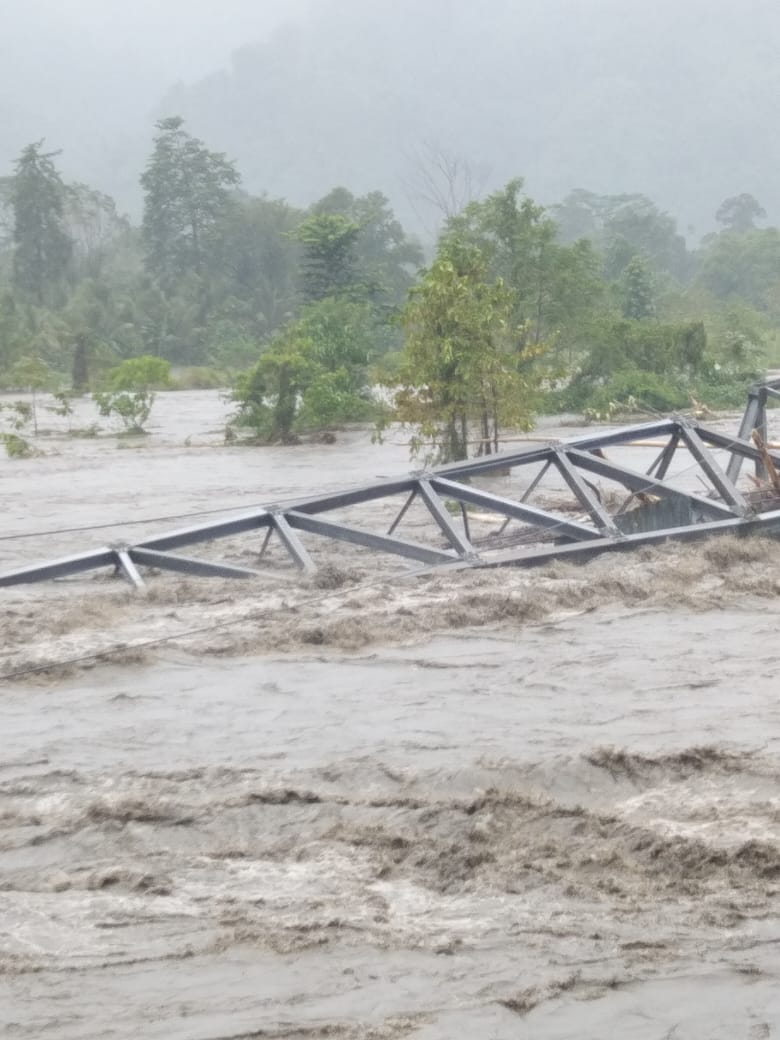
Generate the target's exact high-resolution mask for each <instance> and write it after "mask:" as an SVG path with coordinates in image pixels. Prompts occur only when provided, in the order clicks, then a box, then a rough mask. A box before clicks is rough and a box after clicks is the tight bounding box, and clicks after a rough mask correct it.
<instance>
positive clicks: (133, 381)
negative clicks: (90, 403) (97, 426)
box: [93, 354, 171, 433]
mask: <svg viewBox="0 0 780 1040" xmlns="http://www.w3.org/2000/svg"><path fill="white" fill-rule="evenodd" d="M170 372H171V366H170V365H169V363H168V362H167V361H164V360H163V359H162V358H158V357H152V356H150V355H148V354H146V355H144V356H143V357H137V358H128V359H127V360H126V361H123V362H122V363H121V364H120V365H118V366H117V368H115V369H114V370H113V371H112V372H110V373H109V376H108V380H107V382H108V389H107V390H105V391H103V392H101V393H96V394H93V398H94V401H95V404H96V405H97V406H98V411H99V412H100V414H101V415H103V416H109V415H115V416H116V417H117V418H118V419H119V421H120V422H121V423H122V425H123V426H124V428H125V432H126V433H145V432H146V431H145V430H144V425H145V423H146V422H147V420H148V418H149V415H150V413H151V411H152V405H153V404H154V402H155V398H156V396H157V395H156V394H155V390H156V389H158V388H160V387H162V388H165V387H167V386H168V385H169V383H170Z"/></svg>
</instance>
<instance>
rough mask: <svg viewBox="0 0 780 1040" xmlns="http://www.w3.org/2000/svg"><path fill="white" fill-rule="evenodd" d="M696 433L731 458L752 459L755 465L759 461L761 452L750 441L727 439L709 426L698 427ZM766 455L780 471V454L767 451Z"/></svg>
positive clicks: (727, 437) (723, 434) (734, 438)
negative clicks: (730, 454) (728, 454)
mask: <svg viewBox="0 0 780 1040" xmlns="http://www.w3.org/2000/svg"><path fill="white" fill-rule="evenodd" d="M697 432H698V434H699V436H700V437H701V439H702V440H703V441H706V443H707V444H711V445H712V447H713V448H723V449H724V450H725V451H730V452H731V453H732V456H733V455H739V456H740V458H742V459H752V460H753V461H754V462H757V463H758V462H760V461H761V452H760V451H759V450H758V448H756V446H755V444H753V443H752V441H745V440H742V439H741V438H736V437H729V436H727V435H726V434H725V433H721V432H720V431H719V430H713V429H712V428H711V427H709V426H698V427H697ZM767 454H768V455H769V457H770V459H771V460H772V462H774V464H775V466H776V467H777V468H778V469H780V453H779V452H777V451H776V450H774V451H772V450H770V449H767ZM728 472H729V470H728V469H727V470H726V473H727V474H728Z"/></svg>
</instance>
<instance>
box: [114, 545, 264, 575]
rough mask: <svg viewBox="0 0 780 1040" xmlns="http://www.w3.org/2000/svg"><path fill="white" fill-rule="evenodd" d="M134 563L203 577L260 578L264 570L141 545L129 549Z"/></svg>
mask: <svg viewBox="0 0 780 1040" xmlns="http://www.w3.org/2000/svg"><path fill="white" fill-rule="evenodd" d="M127 551H128V554H129V556H130V559H131V560H132V561H133V563H135V564H138V565H139V566H140V567H157V568H159V569H160V570H166V571H178V572H179V573H181V574H196V575H198V576H200V577H203V578H258V577H261V575H262V571H253V570H249V569H248V568H246V567H234V566H232V565H231V564H228V563H211V562H210V561H207V560H195V559H193V558H192V557H191V556H175V555H173V553H164V552H157V551H156V550H155V549H144V548H141V547H140V546H135V547H134V548H131V549H128V550H127Z"/></svg>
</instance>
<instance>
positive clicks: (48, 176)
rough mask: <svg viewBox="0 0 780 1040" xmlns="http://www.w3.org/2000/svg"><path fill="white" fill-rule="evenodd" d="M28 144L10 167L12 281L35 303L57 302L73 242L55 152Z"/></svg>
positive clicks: (40, 142)
mask: <svg viewBox="0 0 780 1040" xmlns="http://www.w3.org/2000/svg"><path fill="white" fill-rule="evenodd" d="M42 149H43V142H42V141H38V142H37V143H36V144H30V145H28V146H27V147H26V148H25V149H24V150H23V152H22V154H21V156H20V157H19V158H18V159H17V161H16V164H15V167H14V171H15V172H14V177H13V187H12V192H11V206H12V209H13V220H14V226H13V242H14V255H13V284H14V287H15V288H16V289H17V290H18V291H19V292H21V293H22V294H23V295H25V296H27V297H28V298H29V299H31V300H34V301H35V302H36V303H37V304H39V305H44V304H46V303H53V302H57V301H58V300H59V298H60V295H61V290H62V284H63V282H64V280H65V276H66V274H67V272H68V268H69V266H70V262H71V256H72V253H73V243H72V241H71V239H70V236H69V235H68V232H67V228H66V226H65V218H64V213H65V195H66V191H65V185H64V184H63V182H62V178H61V177H60V174H59V172H58V171H57V168H56V166H55V165H54V161H53V160H54V157H55V156H56V155H57V154H58V153H57V152H44V151H43V150H42Z"/></svg>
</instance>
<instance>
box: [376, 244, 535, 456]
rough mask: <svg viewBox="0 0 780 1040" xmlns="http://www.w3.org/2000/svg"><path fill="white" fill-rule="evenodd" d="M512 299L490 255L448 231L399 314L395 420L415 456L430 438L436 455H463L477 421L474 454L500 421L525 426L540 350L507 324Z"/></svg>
mask: <svg viewBox="0 0 780 1040" xmlns="http://www.w3.org/2000/svg"><path fill="white" fill-rule="evenodd" d="M514 309H515V301H514V297H513V293H512V291H511V289H509V288H508V287H507V286H506V285H505V284H504V282H503V280H502V279H500V278H499V279H495V280H494V279H491V278H490V275H489V258H488V257H487V256H486V255H485V253H484V252H483V251H482V250H481V249H480V248H479V247H478V246H477V245H476V244H474V243H472V242H469V241H466V240H464V239H463V238H461V237H459V236H457V235H454V234H450V235H449V236H445V237H444V239H442V241H441V242H440V245H439V251H438V254H437V256H436V259H435V260H434V262H433V264H432V265H431V266H430V268H429V269H428V270H427V271H426V272H425V274H424V276H423V279H422V282H421V283H420V285H418V286H417V287H416V288H414V289H413V290H412V291H411V293H410V298H409V303H408V304H407V306H406V308H405V310H404V314H403V326H404V330H405V332H406V342H405V344H404V348H403V352H402V357H401V367H400V389H398V391H397V393H396V408H395V412H396V418H398V419H399V420H400V421H401V422H405V423H413V424H415V425H416V426H417V428H418V432H417V434H416V436H415V438H414V440H413V443H412V451H413V454H419V453H420V452H421V451H422V450H423V448H424V445H425V442H426V440H428V441H432V442H433V445H434V449H435V453H436V455H437V456H438V459H439V460H441V461H444V462H454V461H457V460H459V459H465V458H466V457H467V456H468V447H469V442H470V438H471V429H472V427H473V426H474V425H477V426H478V429H479V437H478V449H477V453H478V454H486V453H489V452H491V451H493V450H498V443H499V431H500V428H501V427H503V426H507V425H509V426H513V427H519V428H523V429H529V428H530V425H531V416H532V411H533V405H534V399H535V394H536V391H537V390H538V386H539V382H540V379H541V375H540V373H539V371H538V369H536V368H535V367H534V366H533V365H531V364H530V362H531V361H532V359H533V358H534V357H535V356H537V355H538V354H540V353H541V352H542V350H543V348H542V347H541V345H537V346H535V347H533V346H531V345H529V344H525V345H524V343H523V332H522V330H521V329H519V328H518V327H517V326H516V325H514V324H513V321H512V317H513V312H514Z"/></svg>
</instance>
